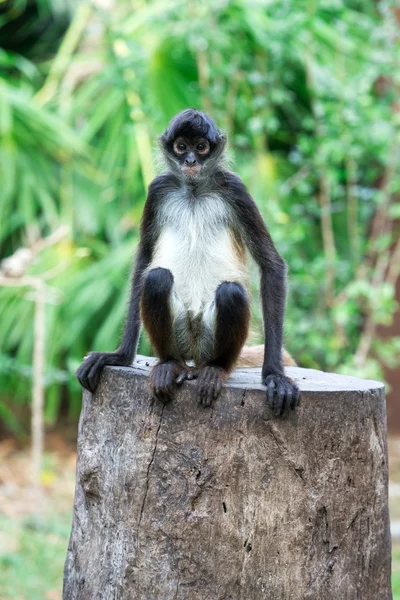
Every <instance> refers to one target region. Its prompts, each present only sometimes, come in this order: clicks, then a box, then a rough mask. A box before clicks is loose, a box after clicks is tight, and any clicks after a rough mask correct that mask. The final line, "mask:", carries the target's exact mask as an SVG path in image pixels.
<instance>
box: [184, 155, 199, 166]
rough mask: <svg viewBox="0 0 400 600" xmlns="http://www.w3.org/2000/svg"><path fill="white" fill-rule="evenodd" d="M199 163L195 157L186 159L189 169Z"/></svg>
mask: <svg viewBox="0 0 400 600" xmlns="http://www.w3.org/2000/svg"><path fill="white" fill-rule="evenodd" d="M196 163H197V161H196V159H195V158H194V156H193V157H190V156H188V157H187V158H185V165H187V166H188V167H193V166H194V165H195V164H196Z"/></svg>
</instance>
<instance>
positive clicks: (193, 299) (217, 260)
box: [149, 222, 246, 314]
mask: <svg viewBox="0 0 400 600" xmlns="http://www.w3.org/2000/svg"><path fill="white" fill-rule="evenodd" d="M155 267H163V268H165V269H169V270H170V271H171V272H172V274H173V276H174V293H176V294H177V295H178V296H179V299H180V300H181V301H182V302H183V303H184V305H185V308H186V309H187V310H190V311H191V312H192V313H193V314H198V313H200V312H202V311H203V310H204V308H205V306H206V305H207V304H208V303H210V302H212V301H213V300H214V297H215V292H216V289H217V287H218V286H219V284H220V283H222V282H223V281H236V282H238V283H242V284H245V282H246V261H245V255H244V251H243V247H241V246H240V244H239V243H238V240H237V239H235V237H234V235H233V233H232V231H231V230H230V229H229V228H228V227H221V226H220V227H212V226H209V227H207V226H206V225H204V224H202V226H201V227H190V226H189V227H187V222H186V227H185V228H183V227H181V226H180V225H179V223H176V224H174V225H170V226H166V227H164V228H163V230H162V232H161V235H160V237H159V240H158V242H157V244H156V248H155V252H154V256H153V260H152V262H151V265H150V267H149V268H155Z"/></svg>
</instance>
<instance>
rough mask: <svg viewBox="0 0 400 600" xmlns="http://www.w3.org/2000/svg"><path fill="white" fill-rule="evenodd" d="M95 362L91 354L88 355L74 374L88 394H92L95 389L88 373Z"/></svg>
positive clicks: (95, 359)
mask: <svg viewBox="0 0 400 600" xmlns="http://www.w3.org/2000/svg"><path fill="white" fill-rule="evenodd" d="M96 362H97V358H96V357H95V355H93V354H89V356H88V357H87V359H86V360H85V362H83V363H82V364H81V366H80V367H79V369H78V370H77V372H76V376H77V378H78V381H79V383H80V384H81V385H82V386H83V387H84V388H85V389H87V390H89V392H92V393H93V392H94V389H95V387H93V384H92V383H93V382H92V380H91V379H90V373H91V370H92V367H93V365H95V364H96Z"/></svg>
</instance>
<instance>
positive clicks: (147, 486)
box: [137, 405, 165, 545]
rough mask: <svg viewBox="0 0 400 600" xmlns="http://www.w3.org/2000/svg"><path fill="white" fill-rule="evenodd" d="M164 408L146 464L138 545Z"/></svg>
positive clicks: (138, 527)
mask: <svg viewBox="0 0 400 600" xmlns="http://www.w3.org/2000/svg"><path fill="white" fill-rule="evenodd" d="M164 409H165V405H164V406H163V407H162V409H161V414H160V422H159V423H158V427H157V431H156V435H155V441H154V449H153V453H152V455H151V459H150V461H149V464H148V465H147V473H146V488H145V492H144V496H143V502H142V506H141V507H140V514H139V522H138V526H137V543H138V545H139V538H140V525H141V523H142V518H143V512H144V507H145V504H146V500H147V494H148V492H149V476H150V470H151V467H152V465H153V462H154V457H155V455H156V451H157V444H158V434H159V432H160V429H161V423H162V418H163V414H164Z"/></svg>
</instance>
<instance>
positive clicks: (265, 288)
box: [216, 171, 299, 414]
mask: <svg viewBox="0 0 400 600" xmlns="http://www.w3.org/2000/svg"><path fill="white" fill-rule="evenodd" d="M216 183H217V185H218V189H219V191H220V192H222V193H223V194H224V196H226V197H227V198H228V199H229V201H230V204H231V206H232V209H233V212H234V215H235V217H236V219H237V224H236V226H237V228H238V230H239V232H240V234H241V235H242V237H243V239H244V242H245V244H246V246H247V247H248V249H249V251H250V253H251V255H252V256H253V258H254V260H255V261H256V262H257V264H258V266H259V268H260V272H261V282H260V295H261V303H262V311H263V317H264V339H265V350H264V362H263V367H262V381H263V383H265V385H266V386H267V396H268V400H269V401H270V404H271V406H272V407H273V408H274V410H275V413H276V414H282V413H283V412H284V411H285V410H286V409H287V407H289V406H290V408H295V406H296V405H297V404H298V400H299V390H298V388H297V386H296V384H295V383H294V382H293V381H292V380H290V379H289V378H287V377H285V375H284V370H283V363H282V342H283V320H284V314H285V299H286V272H287V269H286V263H285V261H284V260H283V258H282V257H281V256H280V255H279V253H278V251H277V250H276V248H275V246H274V243H273V241H272V239H271V236H270V234H269V231H268V229H267V227H266V225H265V223H264V221H263V219H262V216H261V214H260V211H259V210H258V208H257V205H256V203H255V202H254V200H253V198H252V197H251V196H250V194H249V192H248V191H247V189H246V186H245V185H244V183H243V182H242V180H241V179H240V177H238V176H237V175H235V174H234V173H230V172H228V171H221V172H220V173H219V174H218V176H217V178H216Z"/></svg>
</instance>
